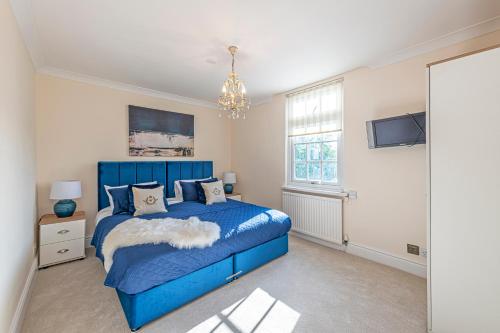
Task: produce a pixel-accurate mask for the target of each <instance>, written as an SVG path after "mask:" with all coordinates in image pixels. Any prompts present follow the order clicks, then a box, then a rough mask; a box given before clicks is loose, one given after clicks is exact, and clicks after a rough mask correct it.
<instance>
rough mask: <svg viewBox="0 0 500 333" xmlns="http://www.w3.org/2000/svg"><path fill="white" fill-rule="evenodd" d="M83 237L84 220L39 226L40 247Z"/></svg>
mask: <svg viewBox="0 0 500 333" xmlns="http://www.w3.org/2000/svg"><path fill="white" fill-rule="evenodd" d="M84 237H85V220H77V221H70V222H62V223H54V224H46V225H41V226H40V245H46V244H51V243H57V242H62V241H67V240H71V239H77V238H84Z"/></svg>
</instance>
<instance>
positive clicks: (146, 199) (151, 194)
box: [132, 185, 167, 216]
mask: <svg viewBox="0 0 500 333" xmlns="http://www.w3.org/2000/svg"><path fill="white" fill-rule="evenodd" d="M132 193H133V195H134V207H135V212H134V216H139V215H144V214H154V213H166V212H167V209H166V208H165V202H164V201H163V185H161V186H158V187H156V188H149V189H146V188H144V189H143V188H137V187H132Z"/></svg>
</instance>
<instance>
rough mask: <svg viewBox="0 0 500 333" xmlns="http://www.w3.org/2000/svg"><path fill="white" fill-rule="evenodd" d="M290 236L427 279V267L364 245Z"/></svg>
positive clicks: (301, 235) (291, 232)
mask: <svg viewBox="0 0 500 333" xmlns="http://www.w3.org/2000/svg"><path fill="white" fill-rule="evenodd" d="M290 235H293V236H296V237H299V238H302V239H305V240H308V241H310V242H313V243H317V244H320V245H323V246H327V247H330V248H332V249H335V250H340V251H345V252H346V253H349V254H352V255H355V256H358V257H362V258H365V259H368V260H371V261H375V262H378V263H379V264H382V265H386V266H390V267H393V268H396V269H399V270H402V271H404V272H407V273H410V274H413V275H416V276H420V277H423V278H427V266H426V265H422V264H419V263H416V262H413V261H410V260H407V259H404V258H401V257H397V256H395V255H392V254H389V253H387V252H384V251H381V250H376V249H373V248H370V247H367V246H364V245H359V244H355V243H352V242H349V243H348V245H347V246H345V245H339V244H335V243H331V242H327V241H324V240H321V239H318V238H316V237H312V236H308V235H304V234H301V233H299V232H296V231H293V230H291V231H290Z"/></svg>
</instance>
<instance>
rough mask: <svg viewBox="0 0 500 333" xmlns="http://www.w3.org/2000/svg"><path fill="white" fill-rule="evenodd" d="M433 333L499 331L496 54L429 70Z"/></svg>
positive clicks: (499, 83) (499, 96)
mask: <svg viewBox="0 0 500 333" xmlns="http://www.w3.org/2000/svg"><path fill="white" fill-rule="evenodd" d="M429 73H430V88H429V89H430V91H429V98H430V100H429V112H430V114H429V117H430V118H429V119H430V122H429V126H430V128H429V130H430V145H429V148H430V153H429V154H430V194H431V198H430V204H431V205H430V217H431V218H430V229H431V230H430V240H431V249H430V251H431V252H430V253H431V257H430V269H431V271H430V283H431V285H430V290H431V295H430V296H431V324H432V331H433V332H439V333H441V332H443V333H445V332H454V333H456V332H500V48H497V49H493V50H490V51H485V52H482V53H477V54H474V55H471V56H468V57H464V58H459V59H456V60H452V61H448V62H445V63H441V64H438V65H434V66H431V68H430V72H429Z"/></svg>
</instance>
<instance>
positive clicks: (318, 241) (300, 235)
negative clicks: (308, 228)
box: [289, 230, 345, 251]
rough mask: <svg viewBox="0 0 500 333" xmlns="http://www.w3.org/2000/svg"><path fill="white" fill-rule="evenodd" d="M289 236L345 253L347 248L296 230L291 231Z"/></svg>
mask: <svg viewBox="0 0 500 333" xmlns="http://www.w3.org/2000/svg"><path fill="white" fill-rule="evenodd" d="M289 234H290V235H292V236H295V237H298V238H302V239H305V240H307V241H310V242H313V243H316V244H319V245H323V246H326V247H331V248H332V249H335V250H339V251H345V246H344V245H339V244H336V243H332V242H328V241H325V240H322V239H319V238H316V237H314V236H309V235H304V234H303V233H300V232H297V231H294V230H290V231H289Z"/></svg>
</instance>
